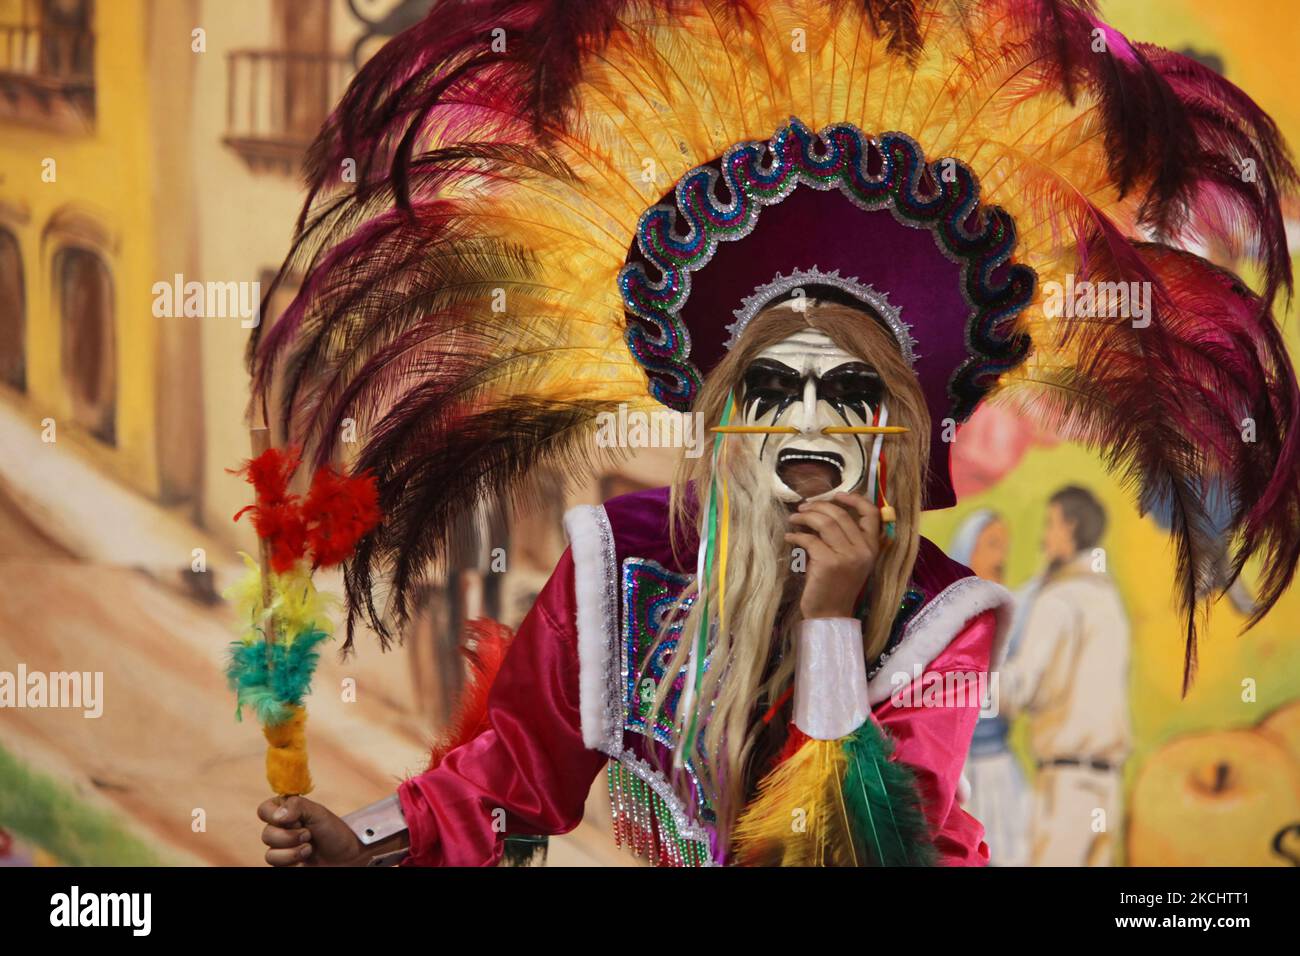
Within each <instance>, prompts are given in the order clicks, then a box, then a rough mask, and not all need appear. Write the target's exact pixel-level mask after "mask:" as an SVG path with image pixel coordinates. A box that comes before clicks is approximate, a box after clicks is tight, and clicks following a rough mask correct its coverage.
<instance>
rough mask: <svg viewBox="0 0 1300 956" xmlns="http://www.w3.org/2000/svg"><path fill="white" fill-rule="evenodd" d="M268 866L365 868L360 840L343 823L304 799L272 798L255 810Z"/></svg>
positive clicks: (364, 851)
mask: <svg viewBox="0 0 1300 956" xmlns="http://www.w3.org/2000/svg"><path fill="white" fill-rule="evenodd" d="M257 816H258V818H259V819H260V820H262V821H263V822H264V823H265V824H266V828H265V829H264V830H262V842H263V843H265V844H266V845H267V847H269V849H268V850H267V851H266V862H267V863H269V864H271V866H365V865H366V863H367V862H369V860H370V852H369V851H367V849H366V847H365V845H364V844H362V842H361V840H359V839H358V838H357V835H356V834H355V833H353V832H352V829H351V827H349V826H348V825H347V824H346V823H344V822H343V819H342V818H341V817H339V816H338V815H337V814H335V813H333V812H332V811H330V810H328V809H327V808H325V807H323V806H321V805H320V804H319V803H316V802H315V801H314V800H308V799H307V798H306V797H272V798H271V799H270V800H267V801H264V802H263V803H262V804H261V805H260V806H259V807H258V808H257Z"/></svg>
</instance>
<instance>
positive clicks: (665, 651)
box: [620, 558, 694, 746]
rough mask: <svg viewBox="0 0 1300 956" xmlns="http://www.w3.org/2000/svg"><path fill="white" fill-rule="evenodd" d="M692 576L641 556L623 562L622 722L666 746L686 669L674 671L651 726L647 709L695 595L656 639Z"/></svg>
mask: <svg viewBox="0 0 1300 956" xmlns="http://www.w3.org/2000/svg"><path fill="white" fill-rule="evenodd" d="M692 580H693V578H692V576H691V575H688V574H677V573H675V572H673V571H669V570H668V569H667V568H665V567H663V566H662V565H660V564H659V563H657V562H655V561H650V560H647V559H644V558H628V559H626V560H625V561H624V562H623V576H622V582H621V583H622V592H623V608H622V612H623V613H622V614H621V615H620V617H621V618H622V635H621V637H622V641H621V644H622V647H621V648H620V650H621V660H620V664H621V665H622V668H623V688H622V689H623V726H624V728H625V729H627V730H630V731H632V732H633V733H638V734H644V735H646V736H652V737H653V738H654V739H655V740H657V741H658V742H659V743H661V744H663V745H664V746H671V743H672V722H673V718H674V716H675V715H676V713H677V703H678V701H679V700H680V699H681V695H682V690H683V688H684V687H685V685H686V671H685V669H682V670H679V671H678V673H677V674H675V675H673V676H672V687H671V689H670V690H669V691H668V697H667V698H666V699H665V701H664V707H663V709H662V711H661V712H660V713H659V714H658V715H657V716H656V719H655V721H654V726H653V727H651V726H649V717H650V711H651V709H652V708H653V706H654V700H655V695H656V694H657V693H658V690H659V687H660V686H661V685H662V684H663V682H664V680H665V679H666V678H667V677H668V665H669V662H670V661H671V660H672V656H673V654H674V653H675V652H676V650H677V642H678V640H679V639H680V637H681V631H682V622H683V620H684V619H685V617H686V614H687V613H688V612H689V611H690V608H691V604H692V603H693V602H694V599H693V598H688V599H687V600H685V601H683V602H682V604H681V608H680V610H679V611H678V613H677V614H676V615H674V616H673V619H672V622H671V624H670V625H669V626H668V628H667V630H666V631H665V632H664V639H663V641H662V642H660V643H659V645H658V647H656V646H655V642H656V640H658V636H659V633H660V629H661V628H662V627H663V625H664V622H665V621H666V620H667V619H668V618H669V616H670V614H672V612H673V609H674V607H675V605H676V604H677V600H678V597H679V596H680V595H681V593H682V592H683V591H684V590H686V588H687V587H688V586H689V585H690V583H691V581H692Z"/></svg>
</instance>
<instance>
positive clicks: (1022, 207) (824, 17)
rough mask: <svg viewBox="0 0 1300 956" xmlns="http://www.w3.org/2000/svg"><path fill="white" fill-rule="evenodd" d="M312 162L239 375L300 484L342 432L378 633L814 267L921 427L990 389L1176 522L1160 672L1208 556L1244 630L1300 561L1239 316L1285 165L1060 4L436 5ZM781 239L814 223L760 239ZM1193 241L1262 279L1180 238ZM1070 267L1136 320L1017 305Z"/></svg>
mask: <svg viewBox="0 0 1300 956" xmlns="http://www.w3.org/2000/svg"><path fill="white" fill-rule="evenodd" d="M308 177H309V181H310V186H311V192H310V198H309V200H308V202H307V204H306V206H305V208H304V212H303V217H302V220H301V222H300V230H299V235H298V238H297V241H296V243H295V245H294V248H293V251H292V253H291V255H290V256H289V258H288V260H287V261H286V263H285V266H284V268H283V269H282V271H281V278H283V277H285V276H290V275H302V276H303V280H302V285H301V288H300V290H299V292H298V294H297V296H296V298H295V299H294V301H293V303H292V305H291V306H290V307H289V308H288V310H287V311H286V312H285V313H284V314H283V315H282V316H280V318H279V319H278V321H276V322H275V324H274V325H272V326H271V327H270V328H269V329H267V330H266V331H265V333H264V334H262V335H260V337H258V338H255V340H254V342H253V344H252V347H251V351H250V361H251V366H252V371H253V375H254V384H255V389H256V391H257V392H258V393H259V394H260V395H262V396H267V395H270V396H272V397H274V398H275V400H276V405H277V415H276V421H277V423H278V427H279V428H280V429H281V430H282V431H283V432H284V437H285V439H286V440H287V441H291V442H294V443H298V444H302V445H304V446H305V447H307V448H308V449H315V450H316V452H317V458H318V461H320V462H323V461H326V460H328V458H329V457H330V455H331V438H330V436H331V435H332V434H333V433H334V432H335V430H336V429H338V428H339V427H341V425H342V424H343V422H344V421H345V420H347V419H354V420H355V421H356V422H357V424H358V426H359V428H360V430H361V433H362V434H363V435H364V436H365V446H364V449H363V450H362V452H361V455H360V460H359V462H358V465H359V466H360V467H362V468H369V469H372V470H373V471H374V473H375V475H376V476H377V479H378V483H379V491H380V498H381V502H380V503H381V506H382V508H383V511H384V514H385V515H386V520H385V522H384V524H383V525H381V526H380V527H379V528H378V529H377V530H376V531H375V532H373V533H372V534H370V535H369V536H367V537H366V538H365V539H364V540H363V541H362V544H361V547H360V549H359V551H358V553H357V556H356V558H355V559H354V560H353V561H352V562H351V563H350V565H349V568H348V575H347V577H348V587H349V595H350V599H351V600H350V604H351V610H352V618H355V617H356V615H358V614H365V615H366V616H368V617H369V618H370V619H371V620H372V621H373V623H374V624H375V625H376V627H377V628H378V630H379V632H380V634H381V636H382V637H384V638H385V639H386V638H387V636H388V635H389V634H390V627H391V626H393V624H394V623H395V622H400V621H401V620H402V619H403V618H404V617H405V616H406V614H407V613H408V611H409V610H410V609H409V606H408V601H409V595H411V594H412V593H413V590H414V588H415V585H416V584H417V583H418V582H419V580H420V579H421V578H422V576H424V575H425V574H427V573H428V572H429V569H430V568H431V567H432V566H434V565H436V564H437V562H438V560H439V559H440V557H441V556H443V555H445V554H446V553H447V544H448V536H449V535H450V534H451V533H452V529H453V528H454V526H455V523H456V522H455V521H454V519H455V517H456V516H457V515H458V514H460V513H463V512H464V511H465V510H466V509H467V508H469V507H471V506H472V505H473V504H475V503H478V502H482V501H485V500H495V499H499V498H501V497H502V496H504V495H508V494H509V493H510V492H511V491H512V490H513V489H515V488H517V487H518V485H519V483H520V482H521V480H522V479H524V478H525V477H526V476H527V474H528V473H529V471H530V470H531V469H533V468H534V467H536V466H538V465H541V464H545V463H551V464H556V463H560V462H564V461H565V460H566V459H568V458H571V457H573V456H580V455H581V454H582V453H583V451H584V449H585V448H587V447H588V443H589V441H590V436H591V431H592V430H591V426H592V423H593V420H594V417H595V416H596V415H597V414H598V413H599V412H601V411H604V410H608V409H611V408H615V407H617V405H618V404H619V403H621V402H628V403H636V402H649V401H651V398H650V395H651V394H652V395H653V397H654V398H655V399H658V400H660V401H663V402H665V403H667V404H669V405H671V406H673V407H678V408H682V407H686V406H687V405H688V404H689V402H690V399H691V396H692V394H693V388H694V384H695V383H696V382H697V381H698V377H699V376H700V375H701V374H704V373H706V372H707V371H708V368H709V367H710V366H711V364H712V362H713V361H715V360H716V359H717V357H718V356H719V355H720V354H721V353H722V350H724V349H725V348H726V346H727V344H728V335H729V334H730V332H734V329H732V330H730V332H729V331H728V330H727V328H726V326H729V325H734V323H735V322H736V321H739V320H741V319H743V315H742V314H738V312H737V310H739V312H741V313H743V311H744V309H745V307H746V304H748V305H750V306H752V305H753V304H754V301H753V300H754V296H755V295H756V294H757V293H758V291H760V290H762V289H764V288H765V289H767V290H768V291H779V289H777V286H780V285H781V283H782V280H783V279H789V278H790V275H791V274H792V269H795V268H797V269H800V270H803V273H807V271H808V269H809V267H810V266H812V267H817V268H818V269H819V271H820V273H821V274H823V275H825V274H828V273H831V272H835V273H837V278H838V279H840V280H843V281H844V282H849V281H851V282H852V283H854V286H853V289H856V290H858V291H859V292H860V293H861V294H863V295H865V294H866V293H865V292H862V290H863V289H870V290H874V291H875V292H878V293H881V294H882V295H884V296H885V297H886V298H887V301H888V303H890V304H891V305H892V306H893V307H895V308H896V309H897V317H898V319H899V322H898V324H897V328H895V332H896V334H897V337H898V339H899V342H900V348H902V347H904V346H905V345H907V344H908V342H909V340H910V344H911V345H913V346H915V349H914V352H915V354H914V356H913V358H914V359H915V364H914V367H915V369H916V371H917V374H918V377H919V378H920V379H921V382H922V386H923V389H924V390H925V392H926V395H927V399H928V401H929V403H930V409H931V415H932V417H933V418H934V419H936V420H942V419H943V418H945V417H951V418H952V419H954V420H955V421H960V420H962V419H963V418H964V417H965V416H966V415H968V414H969V413H970V411H971V410H972V409H973V408H974V406H975V404H977V403H978V402H979V401H980V400H981V399H982V398H983V397H985V396H986V395H988V394H989V393H991V392H992V391H994V390H1005V391H1006V392H1007V394H1008V395H1011V396H1015V395H1018V396H1020V398H1021V399H1022V400H1023V401H1026V402H1028V403H1030V404H1031V405H1032V406H1033V407H1034V408H1035V409H1036V410H1039V411H1043V412H1047V413H1050V414H1052V415H1053V416H1054V417H1055V420H1056V421H1057V422H1058V423H1059V427H1060V430H1061V431H1062V434H1063V435H1065V436H1066V437H1070V438H1075V439H1078V440H1081V441H1083V442H1085V443H1087V444H1088V445H1090V446H1091V447H1094V448H1096V449H1098V450H1100V451H1101V453H1102V454H1103V455H1104V456H1105V458H1106V460H1107V461H1108V463H1109V464H1110V465H1111V467H1112V468H1114V469H1115V470H1117V471H1118V472H1119V473H1120V474H1121V475H1122V476H1123V477H1124V478H1126V479H1127V480H1128V481H1129V482H1131V484H1132V486H1133V488H1134V490H1135V491H1136V493H1137V496H1138V499H1139V502H1140V504H1141V506H1142V507H1143V508H1153V507H1158V508H1160V509H1161V510H1162V512H1163V513H1168V514H1169V515H1171V516H1172V530H1173V533H1174V536H1175V539H1176V540H1177V542H1178V565H1179V573H1180V578H1181V580H1182V582H1183V583H1182V595H1181V596H1182V602H1183V606H1184V608H1185V610H1186V612H1187V636H1188V654H1187V666H1186V670H1185V678H1186V679H1190V677H1191V674H1192V670H1193V667H1194V663H1195V657H1194V646H1195V634H1196V621H1195V613H1194V610H1195V607H1196V604H1197V601H1198V598H1199V596H1200V595H1201V594H1202V593H1204V591H1205V587H1204V585H1205V583H1206V580H1207V575H1208V574H1209V573H1210V570H1211V565H1212V564H1214V561H1215V558H1216V556H1218V555H1221V554H1222V549H1223V541H1222V538H1223V537H1224V536H1225V535H1226V537H1227V538H1228V539H1229V546H1230V548H1231V574H1232V575H1234V576H1235V574H1237V573H1239V572H1240V571H1241V569H1242V567H1243V566H1244V565H1245V563H1246V562H1247V561H1248V560H1250V559H1251V558H1252V557H1257V556H1258V557H1261V558H1263V566H1264V580H1263V584H1262V594H1261V600H1260V602H1259V607H1258V610H1257V611H1256V613H1255V619H1258V617H1259V616H1261V615H1262V614H1264V613H1266V611H1267V610H1268V608H1269V607H1271V606H1272V604H1273V603H1274V602H1275V601H1276V600H1277V598H1278V596H1279V595H1280V594H1281V593H1282V591H1283V590H1284V589H1285V588H1286V586H1287V585H1288V583H1289V582H1290V580H1291V578H1292V575H1293V573H1294V570H1295V567H1296V563H1297V559H1298V558H1300V480H1297V461H1298V459H1297V451H1298V448H1297V440H1298V439H1297V432H1296V428H1297V414H1298V413H1300V397H1298V396H1300V391H1298V390H1297V386H1296V380H1295V376H1294V373H1293V370H1292V366H1291V363H1290V361H1289V359H1288V356H1287V354H1286V351H1285V349H1284V347H1283V344H1282V341H1281V338H1280V336H1279V334H1278V332H1277V329H1276V326H1275V324H1274V322H1273V320H1272V318H1271V314H1270V308H1271V305H1272V302H1273V300H1274V297H1275V295H1276V294H1277V292H1278V291H1279V290H1280V289H1283V288H1285V289H1286V290H1287V291H1288V292H1289V290H1290V283H1291V277H1290V272H1289V262H1288V259H1287V253H1286V246H1285V236H1284V230H1283V224H1282V218H1281V212H1280V205H1279V199H1280V197H1281V196H1282V195H1283V194H1284V193H1285V192H1287V191H1289V190H1291V189H1293V187H1294V186H1295V183H1296V174H1295V170H1294V168H1293V166H1292V165H1291V162H1290V160H1289V158H1288V155H1287V152H1286V150H1285V147H1284V145H1283V143H1282V142H1281V140H1280V138H1279V135H1278V132H1277V129H1276V128H1275V126H1274V124H1273V122H1272V121H1271V120H1270V119H1269V118H1268V117H1267V116H1266V115H1265V114H1264V113H1263V112H1261V111H1260V109H1259V108H1258V107H1257V106H1256V105H1255V104H1254V103H1253V102H1252V101H1251V100H1250V99H1249V98H1248V97H1247V96H1246V95H1245V94H1243V93H1242V92H1241V91H1240V90H1238V89H1236V88H1235V87H1234V86H1232V85H1231V84H1230V83H1228V82H1226V81H1225V80H1224V79H1223V78H1222V77H1220V76H1219V75H1217V74H1215V73H1214V72H1212V71H1211V70H1209V69H1207V68H1205V67H1203V66H1201V65H1199V64H1198V63H1196V62H1194V61H1192V60H1190V59H1188V58H1187V57H1184V56H1181V55H1178V54H1174V53H1169V52H1167V51H1165V50H1161V49H1158V48H1155V47H1151V46H1148V45H1144V44H1139V43H1134V42H1131V41H1129V40H1127V39H1126V38H1125V37H1123V36H1122V35H1120V34H1119V33H1117V32H1116V31H1115V30H1113V29H1112V28H1110V27H1109V26H1107V25H1106V24H1105V23H1103V22H1101V21H1100V20H1099V19H1098V17H1097V14H1096V12H1095V8H1094V4H1093V3H1092V2H1089V0H988V2H983V3H970V2H957V0H827V2H824V3H809V2H793V0H763V2H756V0H593V2H590V3H583V4H575V3H569V2H563V0H513V2H512V0H465V2H461V3H456V4H439V5H438V7H437V9H436V10H435V11H434V12H433V13H432V14H431V15H430V16H429V18H428V19H426V20H425V21H424V22H423V23H421V24H420V25H418V26H416V27H414V28H413V29H411V30H409V31H407V32H406V33H404V34H402V35H401V36H399V37H397V38H396V39H395V40H393V41H392V42H391V43H389V44H388V45H387V46H386V47H384V48H383V49H382V50H381V51H380V52H379V53H378V54H376V56H375V57H374V58H373V59H372V60H371V61H370V62H369V63H367V65H366V66H365V68H364V69H363V70H362V71H361V73H360V74H359V75H358V77H357V78H356V80H355V81H354V82H353V84H352V86H351V88H350V89H349V90H348V92H347V94H346V95H345V97H344V99H343V101H342V103H341V104H340V105H339V107H338V109H337V110H336V111H335V113H334V115H333V116H332V117H331V119H330V120H329V122H328V124H327V126H326V128H325V130H324V131H323V133H322V134H321V136H320V138H319V139H318V141H317V142H316V144H315V146H314V147H313V149H312V153H311V156H310V160H309V164H308ZM783 217H784V220H785V225H782V220H783ZM798 222H817V223H822V224H826V223H831V224H834V225H835V226H836V229H823V230H822V232H821V233H820V235H818V234H816V233H814V234H813V235H812V236H811V237H810V241H809V242H808V243H804V244H803V245H798V244H795V245H792V244H791V243H790V242H789V237H790V235H791V228H790V225H789V224H790V223H796V224H797V223H798ZM768 223H775V225H773V226H770V227H769V225H768ZM840 227H843V228H844V229H848V230H849V231H850V236H849V238H850V239H854V236H853V235H852V233H853V232H854V231H860V235H858V236H857V238H856V239H855V240H854V241H850V242H843V243H841V247H840V248H836V247H835V243H833V242H829V241H827V240H828V237H832V236H835V235H843V230H842V229H840ZM863 236H866V237H868V238H869V239H870V240H871V241H869V242H868V241H863V239H862V237H863ZM782 237H784V242H783V239H782ZM816 239H820V240H821V242H822V244H821V245H820V246H819V245H818V243H817V242H816V241H813V240H816ZM1209 242H1214V243H1216V244H1219V245H1221V246H1223V247H1225V248H1228V249H1230V250H1233V251H1234V252H1236V253H1240V254H1243V255H1248V256H1250V257H1252V258H1253V259H1255V260H1256V261H1257V262H1258V263H1259V264H1260V266H1261V269H1262V275H1263V283H1262V291H1261V292H1260V293H1258V294H1257V293H1255V292H1252V291H1250V290H1249V289H1248V288H1247V287H1246V286H1245V284H1244V283H1242V282H1241V281H1240V280H1238V279H1237V278H1235V277H1234V276H1231V275H1229V274H1227V273H1225V272H1223V271H1222V270H1220V269H1218V268H1215V267H1214V266H1212V265H1210V264H1209V263H1208V262H1206V261H1205V260H1204V259H1202V258H1199V257H1197V256H1195V255H1193V254H1191V253H1190V252H1185V251H1180V249H1179V247H1180V246H1188V245H1193V244H1196V243H1209ZM805 252H807V254H808V255H807V257H805V256H804V253H805ZM803 258H807V259H808V261H800V260H802V259H803ZM773 273H775V274H773ZM1035 276H1036V279H1037V281H1036V283H1035V282H1034V277H1035ZM801 277H802V278H803V279H806V278H807V276H806V275H804V274H801ZM1080 281H1086V282H1088V283H1092V284H1094V285H1096V284H1100V283H1126V284H1127V283H1146V284H1147V285H1145V286H1138V287H1133V286H1127V285H1126V286H1124V288H1126V289H1129V288H1145V289H1148V290H1150V293H1151V299H1152V308H1151V309H1150V313H1149V315H1148V316H1147V317H1146V318H1143V319H1141V320H1139V321H1134V319H1133V318H1132V317H1131V316H1129V315H1116V314H1114V310H1109V311H1108V310H1105V309H1100V310H1097V309H1094V310H1092V311H1089V310H1087V309H1084V310H1082V311H1083V313H1084V314H1081V315H1080V314H1075V315H1073V316H1072V317H1069V318H1064V317H1062V318H1050V317H1048V316H1046V315H1045V314H1044V310H1043V308H1042V306H1043V304H1044V302H1045V301H1047V299H1048V298H1049V297H1050V295H1051V290H1052V289H1053V288H1054V286H1053V285H1051V284H1052V283H1058V284H1061V285H1066V286H1069V285H1071V284H1077V282H1080ZM831 284H834V283H831ZM1108 288H1110V289H1112V290H1118V289H1119V288H1120V287H1119V286H1118V285H1116V286H1108ZM850 291H852V289H851V290H850ZM760 298H761V296H760ZM721 306H725V310H723V311H718V309H719V307H721ZM877 311H879V310H877ZM1049 311H1050V310H1049ZM937 444H938V446H939V450H940V453H941V455H946V446H945V445H944V443H942V442H939V443H937ZM935 470H936V472H937V474H938V475H939V481H938V482H937V483H936V484H934V485H932V487H931V488H930V490H929V499H928V500H929V503H930V504H931V505H935V506H937V505H942V504H944V503H945V501H946V500H947V498H946V494H947V493H949V492H948V489H947V483H946V474H947V472H946V460H942V459H941V460H940V461H939V462H938V467H936V469H935ZM1211 499H1213V500H1215V501H1220V502H1221V501H1225V500H1226V501H1227V502H1228V511H1229V513H1230V520H1228V521H1227V523H1226V526H1225V524H1224V523H1223V522H1222V521H1221V520H1219V521H1212V520H1211V517H1210V514H1209V505H1208V504H1207V502H1209V501H1210V500H1211ZM1225 529H1226V530H1225ZM380 571H382V577H383V580H384V581H385V582H386V585H387V588H388V594H387V596H386V604H387V607H386V609H385V608H381V607H378V606H377V604H376V601H375V597H374V595H375V594H376V590H377V588H376V584H377V583H378V581H379V580H380V575H379V572H380ZM1219 583H1220V584H1222V582H1221V581H1220V582H1219ZM385 610H386V612H387V613H383V611H385ZM349 623H350V625H351V620H350V622H349ZM350 632H351V627H349V633H350Z"/></svg>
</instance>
